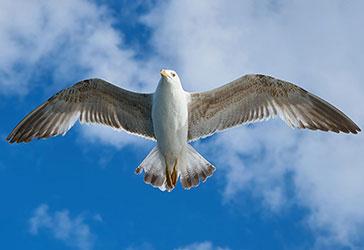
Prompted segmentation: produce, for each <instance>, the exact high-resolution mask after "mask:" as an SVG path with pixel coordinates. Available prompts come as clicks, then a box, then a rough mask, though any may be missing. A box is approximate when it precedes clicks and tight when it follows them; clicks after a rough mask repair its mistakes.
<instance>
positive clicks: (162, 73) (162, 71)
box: [160, 69, 169, 78]
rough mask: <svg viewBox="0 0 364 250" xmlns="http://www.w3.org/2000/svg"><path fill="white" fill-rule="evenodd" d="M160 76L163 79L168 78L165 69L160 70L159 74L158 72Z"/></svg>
mask: <svg viewBox="0 0 364 250" xmlns="http://www.w3.org/2000/svg"><path fill="white" fill-rule="evenodd" d="M160 74H161V76H163V77H166V78H167V77H169V75H168V73H167V71H166V70H165V69H162V70H161V72H160Z"/></svg>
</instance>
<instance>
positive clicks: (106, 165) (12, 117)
mask: <svg viewBox="0 0 364 250" xmlns="http://www.w3.org/2000/svg"><path fill="white" fill-rule="evenodd" d="M363 10H364V2H363V1H360V0H357V1H355V0H353V1H345V0H323V1H314V0H306V1H303V0H302V1H299V0H296V1H289V0H262V1H253V0H246V1H229V3H228V4H227V2H226V1H223V0H213V1H207V0H206V1H203V0H201V1H192V0H190V1H179V0H170V1H157V0H156V1H131V0H130V1H127V0H123V1H117V0H99V1H91V0H64V1H53V0H51V1H46V0H0V111H1V113H2V115H1V126H0V137H1V138H3V139H2V140H0V199H1V206H0V248H1V249H56V250H57V249H76V250H98V249H111V250H113V249H115V250H116V249H129V250H135V249H150V250H153V249H155V250H156V249H180V250H226V249H231V250H240V249H362V248H363V247H364V181H363V180H364V155H363V152H364V136H363V133H361V134H359V135H355V136H353V135H343V134H333V133H331V134H330V133H324V132H312V131H301V130H293V129H290V128H289V127H287V126H286V125H285V124H284V123H283V122H281V121H279V120H273V121H269V122H266V123H262V124H256V125H250V126H246V127H239V128H234V129H231V130H229V131H227V132H224V133H220V134H218V135H215V136H213V137H210V138H207V139H204V140H202V141H199V142H196V143H194V147H195V148H196V149H197V150H198V151H199V152H201V153H203V155H204V156H205V157H206V158H207V159H208V160H209V161H211V162H212V163H213V164H214V165H215V166H217V171H216V172H215V174H214V176H213V177H212V178H210V179H209V180H208V181H207V182H206V183H205V184H203V185H200V186H199V187H198V188H197V189H193V190H190V191H183V190H181V188H180V186H179V187H178V188H177V189H176V190H175V191H173V192H172V193H163V192H160V191H159V190H158V189H154V188H152V187H151V186H148V185H145V184H144V183H143V181H142V178H141V176H136V175H135V174H134V168H135V167H136V166H138V164H139V163H140V162H141V161H142V160H143V159H144V157H145V156H146V154H147V153H148V152H149V151H150V150H151V149H152V148H153V146H154V145H153V143H152V142H150V141H145V140H143V139H141V138H136V137H133V136H130V135H127V134H125V133H120V132H115V131H113V130H111V129H105V128H102V127H101V128H100V127H93V126H83V127H81V126H80V125H76V126H75V127H74V128H73V129H72V130H71V131H70V132H69V133H68V134H67V135H66V136H65V137H57V138H52V139H49V140H41V141H34V142H32V143H30V144H20V145H8V144H7V143H6V142H5V138H6V136H7V134H8V133H9V132H10V131H11V130H12V128H13V127H14V126H15V125H16V123H17V122H18V121H19V120H20V119H21V118H22V117H23V116H24V115H25V114H26V113H28V112H29V111H31V110H32V109H33V108H34V107H36V106H37V105H39V104H40V103H41V102H43V101H44V100H46V99H47V98H48V97H49V96H51V95H52V94H53V93H54V92H56V91H58V90H60V89H62V88H64V87H66V86H70V85H71V84H73V83H75V82H77V81H79V80H81V79H85V78H89V77H100V78H104V79H106V80H108V81H110V82H113V83H115V84H117V85H119V86H122V87H124V88H128V89H131V90H134V91H146V92H151V91H154V89H155V87H156V84H157V82H158V80H159V70H160V69H161V68H172V69H175V70H176V71H177V72H178V73H179V75H180V77H181V78H182V83H183V86H184V88H185V89H186V90H188V91H200V90H206V89H209V88H212V87H216V86H219V85H221V84H224V83H226V82H228V81H230V80H233V79H235V78H237V77H239V76H241V75H243V74H246V73H263V74H268V75H273V76H275V77H278V78H281V79H284V80H289V81H292V82H295V83H297V84H299V85H300V86H302V87H304V88H305V89H307V90H309V91H311V92H313V93H315V94H317V95H319V96H321V97H322V98H324V99H326V100H328V101H329V102H331V103H334V104H335V105H336V106H337V107H338V108H340V109H341V110H343V111H344V112H345V113H346V114H348V115H349V116H350V117H351V118H352V119H353V120H354V121H355V122H356V123H357V124H358V125H359V126H360V127H361V128H363V127H364V113H363V109H362V107H363V105H364V104H363V100H364V82H363V80H362V74H363V71H364V60H363V55H364V46H363V44H364V32H362V27H363V26H364V16H363V15H362V13H363Z"/></svg>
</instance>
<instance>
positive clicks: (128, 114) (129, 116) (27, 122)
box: [7, 79, 155, 143]
mask: <svg viewBox="0 0 364 250" xmlns="http://www.w3.org/2000/svg"><path fill="white" fill-rule="evenodd" d="M151 107H152V94H139V93H134V92H130V91H127V90H125V89H121V88H119V87H117V86H115V85H113V84H111V83H108V82H106V81H104V80H101V79H89V80H84V81H80V82H78V83H76V84H75V85H73V86H72V87H70V88H67V89H64V90H62V91H60V92H58V93H57V94H55V95H54V96H52V97H51V98H49V99H48V100H47V101H46V102H45V103H43V104H42V105H40V106H39V107H38V108H36V109H35V110H33V111H32V112H30V113H29V114H28V115H27V116H26V117H25V118H24V119H23V120H22V121H21V122H20V123H19V124H18V125H17V126H16V127H15V128H14V130H13V131H12V132H11V133H10V134H9V136H8V137H7V141H9V142H10V143H13V142H29V141H31V140H32V139H33V138H47V137H51V136H56V135H60V134H65V133H66V132H67V131H68V130H69V129H70V128H71V127H72V126H73V124H74V123H75V122H76V121H77V120H78V119H79V120H80V122H81V123H98V124H104V125H108V126H110V127H113V128H115V129H121V130H125V131H127V132H130V133H133V134H136V135H140V136H143V137H146V138H149V139H155V136H154V132H153V125H152V120H151Z"/></svg>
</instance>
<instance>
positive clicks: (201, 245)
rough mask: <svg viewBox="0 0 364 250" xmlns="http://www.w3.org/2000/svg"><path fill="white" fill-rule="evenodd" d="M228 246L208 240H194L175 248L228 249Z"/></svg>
mask: <svg viewBox="0 0 364 250" xmlns="http://www.w3.org/2000/svg"><path fill="white" fill-rule="evenodd" d="M229 249H230V248H228V247H220V246H215V245H214V244H213V243H211V242H210V241H204V242H195V243H192V244H190V245H186V246H183V247H178V248H176V249H175V250H229Z"/></svg>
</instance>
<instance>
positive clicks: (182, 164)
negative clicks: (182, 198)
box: [135, 145, 215, 191]
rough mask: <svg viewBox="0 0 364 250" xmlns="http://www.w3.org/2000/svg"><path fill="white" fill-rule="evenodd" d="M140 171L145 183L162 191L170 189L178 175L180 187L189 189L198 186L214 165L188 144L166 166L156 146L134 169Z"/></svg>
mask: <svg viewBox="0 0 364 250" xmlns="http://www.w3.org/2000/svg"><path fill="white" fill-rule="evenodd" d="M169 167H170V168H171V169H169ZM142 171H144V172H145V174H144V182H145V183H147V184H151V185H152V186H153V187H158V188H159V189H160V190H162V191H165V190H167V191H172V190H173V189H174V187H175V185H176V182H177V180H178V178H179V177H180V178H181V184H182V187H183V188H184V189H190V188H192V187H196V186H198V185H199V183H200V181H202V182H205V181H206V179H207V178H208V177H209V176H211V175H212V174H213V173H214V171H215V167H214V166H213V165H212V164H211V163H210V162H208V161H207V160H206V159H205V158H203V157H202V155H200V154H199V153H198V152H197V151H196V150H195V149H194V148H193V147H192V146H190V145H187V146H186V148H185V150H184V151H183V152H182V154H181V156H180V158H178V159H176V161H175V163H174V165H173V166H167V165H166V161H165V158H164V156H163V155H162V154H161V153H160V151H159V150H158V146H156V147H154V148H153V149H152V151H151V152H150V153H149V154H148V155H147V157H146V158H145V159H144V160H143V162H142V163H141V164H140V165H139V166H138V167H137V168H136V169H135V173H137V174H140V173H141V172H142Z"/></svg>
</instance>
